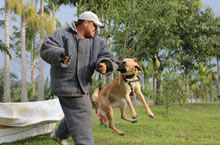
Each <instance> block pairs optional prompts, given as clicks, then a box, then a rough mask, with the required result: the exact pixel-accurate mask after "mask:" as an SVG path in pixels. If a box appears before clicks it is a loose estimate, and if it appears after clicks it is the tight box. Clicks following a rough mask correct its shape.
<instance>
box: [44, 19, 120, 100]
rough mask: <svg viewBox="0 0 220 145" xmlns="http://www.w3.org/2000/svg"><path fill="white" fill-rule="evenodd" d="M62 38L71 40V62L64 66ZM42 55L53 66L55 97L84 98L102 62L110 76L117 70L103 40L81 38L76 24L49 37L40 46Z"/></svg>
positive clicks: (69, 45)
mask: <svg viewBox="0 0 220 145" xmlns="http://www.w3.org/2000/svg"><path fill="white" fill-rule="evenodd" d="M63 36H64V37H65V38H68V50H69V56H70V60H69V61H68V63H67V64H63V63H62V61H61V60H62V58H61V54H62V53H63V52H64V51H65V49H64V42H63V39H62V38H63ZM40 55H41V57H42V59H43V60H44V61H46V62H47V63H49V64H50V65H51V69H50V77H51V93H52V95H56V96H82V95H84V94H89V92H90V91H91V85H92V75H93V73H94V70H96V71H99V70H98V66H99V63H100V62H104V63H106V64H107V73H106V74H110V73H112V72H113V71H115V70H116V69H117V65H116V64H115V59H114V56H113V55H112V53H111V52H110V49H109V48H108V47H107V46H106V44H105V42H104V40H102V39H101V38H100V37H99V36H98V35H96V36H95V37H94V38H90V39H81V38H80V37H79V35H78V34H77V30H76V26H75V22H73V23H72V25H71V26H70V27H68V28H65V29H58V30H56V31H55V32H54V33H53V34H52V35H50V36H49V37H47V38H46V39H45V40H44V42H43V43H42V45H41V49H40Z"/></svg>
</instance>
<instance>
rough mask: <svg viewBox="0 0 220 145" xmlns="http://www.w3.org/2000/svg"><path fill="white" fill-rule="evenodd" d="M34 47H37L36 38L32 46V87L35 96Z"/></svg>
mask: <svg viewBox="0 0 220 145" xmlns="http://www.w3.org/2000/svg"><path fill="white" fill-rule="evenodd" d="M34 49H35V39H34V40H33V41H32V48H31V87H32V96H35V83H34V76H35V73H34V70H35V63H34V60H35V58H34V52H35V51H34Z"/></svg>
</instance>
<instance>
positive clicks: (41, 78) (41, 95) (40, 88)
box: [38, 0, 45, 101]
mask: <svg viewBox="0 0 220 145" xmlns="http://www.w3.org/2000/svg"><path fill="white" fill-rule="evenodd" d="M40 5H41V6H40V15H41V19H42V18H43V17H44V0H41V2H40ZM44 27H45V26H44V21H41V23H40V46H41V44H42V42H43V39H44ZM41 100H44V61H43V60H42V59H41V58H39V84H38V101H41Z"/></svg>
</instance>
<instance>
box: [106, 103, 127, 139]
mask: <svg viewBox="0 0 220 145" xmlns="http://www.w3.org/2000/svg"><path fill="white" fill-rule="evenodd" d="M105 113H106V116H107V118H108V121H109V127H110V128H111V129H112V130H113V131H115V132H116V133H117V134H118V135H120V136H123V135H124V132H122V131H120V130H119V129H117V128H116V127H115V125H114V122H113V109H112V107H110V106H109V107H108V108H105Z"/></svg>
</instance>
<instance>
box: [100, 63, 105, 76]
mask: <svg viewBox="0 0 220 145" xmlns="http://www.w3.org/2000/svg"><path fill="white" fill-rule="evenodd" d="M106 71H107V65H106V64H105V63H103V62H102V63H100V64H99V72H100V73H102V74H104V73H106Z"/></svg>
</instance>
